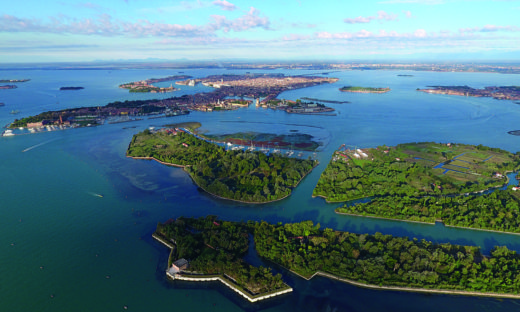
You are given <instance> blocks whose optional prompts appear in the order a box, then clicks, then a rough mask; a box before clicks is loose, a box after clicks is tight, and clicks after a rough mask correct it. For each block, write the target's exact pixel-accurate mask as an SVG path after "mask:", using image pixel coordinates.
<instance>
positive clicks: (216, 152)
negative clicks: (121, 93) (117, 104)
mask: <svg viewBox="0 0 520 312" xmlns="http://www.w3.org/2000/svg"><path fill="white" fill-rule="evenodd" d="M127 157H131V158H135V159H153V160H156V161H159V162H160V163H162V164H165V165H171V166H176V167H182V168H184V170H185V171H186V172H188V174H189V175H190V176H191V178H192V179H193V181H194V182H195V183H196V184H197V185H198V186H199V187H200V188H201V189H203V190H204V191H206V192H208V193H210V194H212V195H214V196H216V197H219V198H223V199H228V200H234V201H238V202H243V203H250V204H258V203H267V202H272V201H277V200H281V199H284V198H286V197H287V196H289V195H290V194H291V192H292V189H293V188H295V187H296V186H297V185H298V184H299V182H300V181H301V180H302V179H303V178H304V177H305V176H306V175H307V174H308V173H309V172H310V171H311V170H312V169H313V167H315V166H316V165H317V164H318V162H317V161H316V160H314V161H313V160H304V159H296V158H289V157H282V156H280V155H278V154H272V155H265V154H264V153H262V152H250V151H247V150H246V151H244V150H225V149H224V147H222V146H219V145H217V144H214V143H210V142H207V141H205V140H204V139H202V138H199V137H197V136H196V135H194V134H193V133H192V131H190V130H189V129H182V128H174V129H171V128H163V129H159V130H156V131H150V130H149V129H146V130H145V131H143V132H141V133H138V134H136V135H134V136H133V138H132V141H131V142H130V145H129V146H128V150H127Z"/></svg>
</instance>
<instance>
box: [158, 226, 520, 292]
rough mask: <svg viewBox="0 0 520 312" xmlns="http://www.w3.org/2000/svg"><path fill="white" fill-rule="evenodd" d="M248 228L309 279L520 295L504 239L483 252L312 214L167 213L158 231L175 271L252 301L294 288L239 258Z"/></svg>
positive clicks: (518, 261) (514, 260) (273, 257)
mask: <svg viewBox="0 0 520 312" xmlns="http://www.w3.org/2000/svg"><path fill="white" fill-rule="evenodd" d="M250 235H251V236H252V237H253V239H254V246H255V249H256V251H257V252H258V255H259V256H260V257H262V258H263V259H264V260H267V261H269V262H272V263H273V264H276V265H278V266H282V267H284V268H285V269H287V270H290V271H291V272H293V273H294V274H296V275H298V276H300V277H302V278H305V279H311V278H312V277H314V276H316V275H319V276H324V277H327V278H331V279H334V280H338V281H341V282H346V283H349V284H352V285H355V286H358V287H365V288H372V289H377V290H393V291H413V292H423V293H432V294H451V295H469V296H488V297H498V298H517V299H518V298H520V295H519V293H520V279H518V278H514V277H516V276H520V256H519V255H518V254H517V253H516V252H515V251H511V250H509V249H508V248H507V247H505V246H496V247H494V248H493V249H492V250H491V252H490V254H489V255H485V254H483V253H482V252H481V251H480V249H479V247H473V246H463V245H452V244H450V243H444V244H439V243H433V242H430V241H426V240H424V239H422V240H417V239H415V238H414V239H409V238H407V237H394V236H392V235H383V234H381V233H375V234H374V235H368V234H354V233H349V232H341V231H335V230H333V229H330V228H326V229H321V227H320V224H316V225H315V224H314V223H313V222H312V221H302V222H299V223H288V224H282V223H281V222H280V223H278V224H276V225H275V224H270V223H267V222H265V221H262V222H254V221H248V222H247V223H245V222H229V221H222V220H218V219H217V218H216V217H215V216H208V217H206V218H198V219H192V218H182V217H181V218H177V219H175V220H173V219H170V220H169V221H167V222H165V223H159V224H158V226H157V230H156V232H155V234H154V235H153V236H154V237H155V238H156V239H157V240H159V241H160V242H161V243H163V244H164V245H167V246H168V247H169V248H171V253H170V260H169V261H168V271H167V275H168V276H170V277H172V278H175V279H181V280H189V281H207V280H210V279H212V280H220V281H221V282H223V283H224V284H226V285H227V286H228V287H231V288H233V289H234V290H235V291H236V292H237V293H239V294H241V295H242V296H244V297H245V298H246V299H249V300H250V301H253V300H252V299H259V298H262V297H267V296H266V295H265V294H272V295H274V294H277V293H283V292H284V291H289V289H290V287H289V286H287V285H286V284H285V283H283V281H282V280H281V276H280V275H278V274H277V275H276V276H272V274H271V273H270V272H271V270H270V268H262V267H261V268H255V267H252V266H251V265H248V264H247V263H245V262H244V260H243V259H241V257H243V255H244V254H245V253H246V251H247V248H248V237H249V236H250ZM188 259H189V260H188Z"/></svg>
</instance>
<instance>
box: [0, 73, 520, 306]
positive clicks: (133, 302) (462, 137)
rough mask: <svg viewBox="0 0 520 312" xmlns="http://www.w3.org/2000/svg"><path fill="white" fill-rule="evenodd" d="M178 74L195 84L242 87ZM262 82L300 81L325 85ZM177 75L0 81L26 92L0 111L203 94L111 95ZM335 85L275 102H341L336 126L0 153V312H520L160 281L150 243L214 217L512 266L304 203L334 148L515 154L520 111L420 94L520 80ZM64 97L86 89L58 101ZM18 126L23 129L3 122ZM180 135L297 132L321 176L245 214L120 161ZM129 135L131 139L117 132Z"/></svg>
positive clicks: (364, 78)
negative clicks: (416, 245)
mask: <svg viewBox="0 0 520 312" xmlns="http://www.w3.org/2000/svg"><path fill="white" fill-rule="evenodd" d="M181 70H182V71H184V73H185V74H188V75H192V76H194V77H205V76H207V75H211V74H222V73H237V74H239V73H245V71H228V70H225V69H219V70H217V69H215V70H213V69H212V70H208V69H181ZM249 71H251V70H249ZM251 72H261V71H251ZM268 72H269V73H271V72H280V73H285V74H287V75H296V74H310V73H316V74H321V73H322V72H324V71H296V70H292V71H289V70H286V71H283V70H276V71H268ZM176 74H178V70H111V71H109V70H0V78H5V79H23V78H29V79H31V80H30V81H28V82H24V83H18V84H17V86H18V88H17V89H11V90H0V102H3V103H5V106H3V107H0V124H1V125H6V124H8V123H10V122H12V121H13V119H14V118H20V117H25V116H28V115H34V114H37V113H40V112H43V111H49V110H58V109H62V108H70V107H80V106H103V105H106V104H107V103H109V102H112V101H122V100H132V99H151V98H167V97H171V96H180V95H182V94H193V93H197V92H207V91H210V90H211V89H210V88H207V87H204V86H196V87H189V86H179V87H180V89H181V91H178V92H174V93H166V94H135V93H129V92H128V90H124V89H119V88H118V85H119V84H121V83H125V82H130V81H136V80H143V79H148V78H153V77H154V78H160V77H166V76H169V75H176ZM398 74H413V77H406V78H403V77H399V76H397V75H398ZM329 76H330V77H337V78H340V81H338V82H337V83H335V84H330V85H329V84H326V85H322V86H316V87H312V88H307V89H300V90H293V91H289V92H285V93H282V94H281V95H280V96H279V97H280V98H285V99H290V100H296V99H298V98H301V97H309V98H318V99H324V100H331V101H349V102H351V103H348V104H330V103H326V105H327V106H331V107H333V108H335V109H336V111H337V115H336V116H314V115H297V114H287V113H285V112H283V111H274V110H268V109H262V108H256V107H255V106H254V105H251V106H250V107H249V108H241V109H238V110H235V111H224V112H212V113H202V112H192V113H191V114H189V115H184V116H177V117H172V118H161V119H151V120H148V119H146V118H145V119H144V120H141V121H136V122H132V123H125V124H105V125H103V126H99V127H93V128H81V129H71V130H65V131H54V132H42V133H36V134H31V135H20V136H14V137H1V138H0V176H1V180H0V198H1V202H0V216H1V217H0V281H1V282H0V310H1V311H53V312H54V311H121V310H124V309H125V306H126V307H127V309H128V310H129V311H161V310H162V311H164V310H175V311H242V310H266V311H296V310H298V311H397V310H398V311H418V310H421V311H438V310H439V309H440V307H442V309H443V310H444V311H461V310H462V309H464V310H471V311H499V310H504V311H505V310H518V309H520V301H519V300H506V299H500V300H498V299H492V298H476V297H462V296H445V295H424V294H415V293H405V292H387V291H376V290H368V289H362V288H357V287H354V286H351V285H347V284H343V283H339V282H336V281H333V280H329V279H326V278H322V277H318V278H315V279H313V280H311V281H305V280H303V279H300V278H299V277H297V276H294V275H292V274H290V273H288V272H286V271H283V270H282V271H281V273H282V274H283V275H284V280H285V281H286V282H287V283H288V284H289V285H291V286H292V287H293V288H294V292H293V293H291V294H288V295H283V296H281V297H279V298H276V299H273V300H267V301H266V302H262V303H260V304H249V303H247V302H246V301H245V300H244V299H242V298H240V297H238V296H236V295H235V294H233V293H232V292H231V291H229V290H227V289H226V288H224V287H223V286H220V285H219V284H217V283H215V284H200V285H199V284H190V283H185V282H171V281H168V280H167V279H166V276H165V274H164V271H165V269H166V260H167V259H166V258H167V256H168V250H167V249H166V248H165V247H163V246H162V245H160V244H159V243H157V242H155V241H153V239H152V238H151V234H152V232H153V231H154V229H155V226H156V224H157V222H163V221H166V220H168V219H169V218H175V217H178V216H194V217H198V216H206V215H208V214H214V215H218V216H219V218H221V219H227V220H237V221H238V220H266V221H270V222H278V221H281V222H292V221H302V220H313V221H314V222H319V223H320V224H321V227H322V228H324V227H331V228H334V229H337V230H343V231H350V232H355V233H375V232H381V233H383V234H393V235H400V236H409V237H417V238H419V239H421V238H425V239H427V240H432V241H434V242H451V243H456V244H467V245H477V246H480V247H481V248H482V250H483V251H485V252H487V251H489V250H490V249H491V248H492V247H493V246H495V245H507V246H508V247H509V248H511V249H514V250H516V251H520V236H519V235H513V234H501V233H490V232H484V231H477V230H466V229H456V228H447V227H444V226H442V225H435V226H433V225H424V224H417V223H407V222H399V221H390V220H378V219H372V218H363V217H355V216H340V215H337V214H335V213H334V209H335V208H336V207H338V206H340V204H327V203H326V202H325V201H324V200H323V199H320V198H314V199H313V198H312V197H311V194H312V190H313V188H314V186H315V185H316V183H317V181H318V178H319V176H320V174H321V172H322V171H323V170H324V168H325V167H326V165H327V163H328V161H329V159H330V157H331V155H332V153H333V152H334V150H335V149H337V148H338V147H339V146H340V145H341V144H346V145H347V146H354V147H360V148H364V147H376V146H378V145H383V144H386V145H389V146H391V145H395V144H398V143H405V142H416V141H436V142H460V143H466V144H475V145H478V144H483V145H487V146H491V147H499V148H502V149H505V150H508V151H511V152H516V151H520V137H518V136H514V135H510V134H508V133H507V132H508V131H511V130H518V129H520V125H519V124H518V120H520V106H519V105H516V104H514V102H512V101H500V100H494V99H490V98H472V97H460V96H447V95H431V94H426V93H423V92H417V91H416V89H417V88H424V87H426V86H429V85H468V86H471V87H474V88H481V87H485V86H506V85H520V76H519V75H502V74H484V73H438V72H404V71H400V72H398V71H344V72H334V73H331V74H330V75H329ZM69 85H70V86H82V87H84V89H83V90H77V91H59V88H60V87H62V86H69ZM158 85H160V84H158ZM168 85H169V83H168ZM345 85H357V86H369V87H390V88H391V90H392V91H390V92H388V93H384V94H355V93H343V92H340V91H339V90H338V89H339V88H340V87H342V86H345ZM160 86H162V85H160ZM13 110H18V111H20V113H19V114H18V115H12V114H10V112H11V111H13ZM185 121H197V122H201V123H202V128H201V129H200V130H203V131H205V132H208V133H221V134H222V133H231V132H246V131H256V132H268V133H284V134H289V133H291V130H293V131H294V130H298V133H307V134H311V135H313V136H315V138H316V139H318V140H319V141H320V142H322V144H323V146H322V147H320V149H319V151H318V152H317V158H318V159H319V161H320V165H319V166H318V167H316V168H315V169H314V170H313V171H312V172H311V174H310V175H308V176H307V177H306V178H305V179H304V180H303V181H302V183H301V184H300V185H299V186H298V188H297V189H296V190H295V191H294V192H293V194H292V195H291V196H290V197H289V198H288V199H285V200H282V201H279V202H275V203H271V204H265V205H245V204H239V203H234V202H230V201H224V200H219V199H215V198H213V197H211V196H210V195H208V194H205V193H203V192H201V191H199V190H198V189H197V187H196V186H195V185H194V184H193V183H192V181H191V179H190V178H189V176H188V174H187V173H185V172H183V171H182V170H181V169H178V168H172V167H167V166H163V165H160V164H158V163H157V162H153V161H139V160H133V159H129V158H126V157H125V152H126V148H127V146H128V144H129V142H130V139H131V138H132V135H133V134H135V133H137V132H139V131H142V130H143V129H146V128H148V127H150V126H161V125H163V124H166V123H176V122H185ZM129 126H130V127H133V126H136V127H135V128H127V129H123V127H129ZM24 150H25V152H24ZM96 194H100V195H102V196H103V197H99V196H97V195H96ZM257 262H260V260H258V259H257Z"/></svg>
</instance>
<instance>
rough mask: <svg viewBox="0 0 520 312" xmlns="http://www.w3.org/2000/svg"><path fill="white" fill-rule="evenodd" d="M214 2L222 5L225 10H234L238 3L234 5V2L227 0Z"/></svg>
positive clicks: (219, 5)
mask: <svg viewBox="0 0 520 312" xmlns="http://www.w3.org/2000/svg"><path fill="white" fill-rule="evenodd" d="M212 3H213V4H214V5H216V6H218V7H220V8H221V9H222V10H224V11H234V10H236V9H237V6H236V5H234V4H233V3H229V2H227V1H226V0H215V1H213V2H212Z"/></svg>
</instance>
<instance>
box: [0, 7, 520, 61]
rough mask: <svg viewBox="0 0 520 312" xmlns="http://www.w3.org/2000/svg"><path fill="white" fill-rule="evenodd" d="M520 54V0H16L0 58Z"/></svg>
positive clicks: (1, 18)
mask: <svg viewBox="0 0 520 312" xmlns="http://www.w3.org/2000/svg"><path fill="white" fill-rule="evenodd" d="M146 58H160V59H171V60H176V59H189V60H215V59H244V60H247V59H272V60H290V59H296V60H306V59H309V60H340V61H350V60H369V59H374V60H377V59H381V60H383V59H384V60H417V59H421V58H423V59H429V60H432V59H438V60H450V59H458V60H460V59H464V58H467V59H474V58H475V59H478V58H486V59H496V60H501V59H504V60H506V59H507V60H515V59H516V60H520V0H494V1H492V0H488V1H479V0H379V1H378V0H365V1H347V0H321V1H316V0H314V1H310V0H249V1H242V0H208V1H204V0H199V1H162V0H160V1H154V0H148V1H147V0H104V1H97V0H89V1H81V0H80V1H74V0H61V1H53V0H47V1H41V0H26V1H9V2H7V1H6V3H4V4H3V5H2V12H0V63H12V62H56V61H63V62H68V61H75V62H76V61H92V60H117V59H146Z"/></svg>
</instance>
